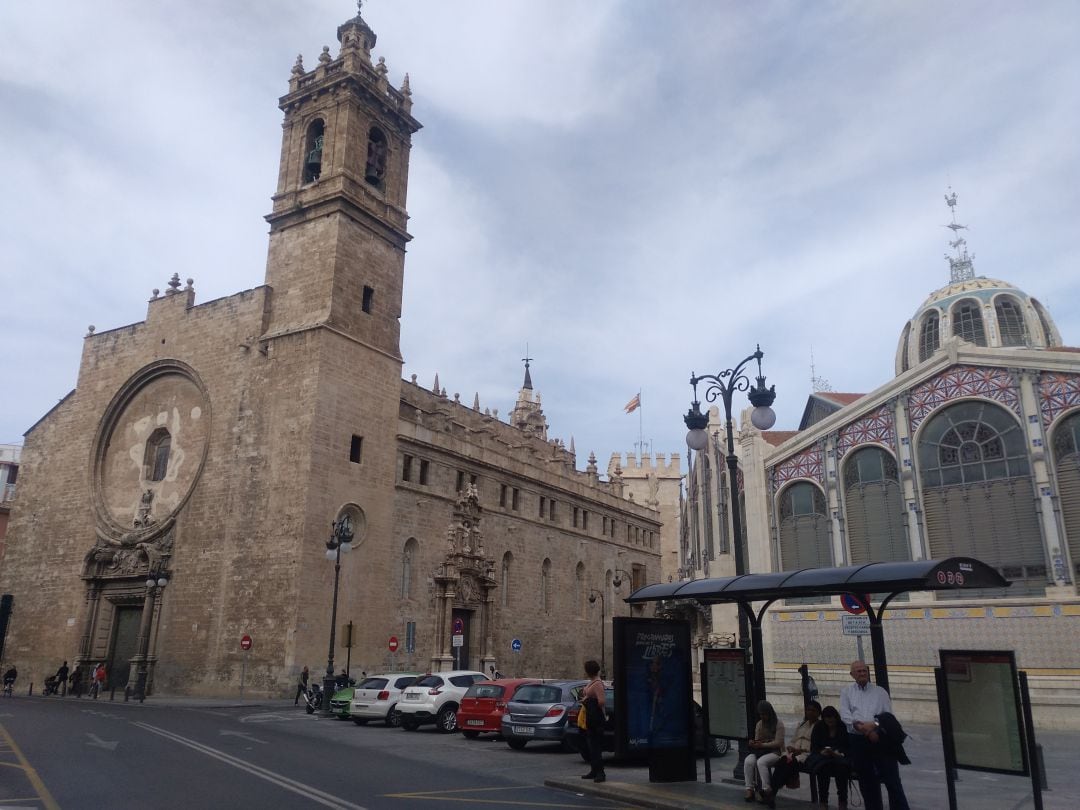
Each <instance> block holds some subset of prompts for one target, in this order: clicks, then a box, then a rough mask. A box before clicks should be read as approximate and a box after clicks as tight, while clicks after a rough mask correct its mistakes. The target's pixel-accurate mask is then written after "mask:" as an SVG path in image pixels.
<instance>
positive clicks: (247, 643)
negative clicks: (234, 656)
mask: <svg viewBox="0 0 1080 810" xmlns="http://www.w3.org/2000/svg"><path fill="white" fill-rule="evenodd" d="M240 649H241V650H250V649H251V636H249V635H248V634H247V633H244V635H242V636H240Z"/></svg>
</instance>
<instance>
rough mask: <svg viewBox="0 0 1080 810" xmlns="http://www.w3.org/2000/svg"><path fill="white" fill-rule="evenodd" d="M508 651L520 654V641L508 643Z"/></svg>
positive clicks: (518, 639) (516, 639) (515, 640)
mask: <svg viewBox="0 0 1080 810" xmlns="http://www.w3.org/2000/svg"><path fill="white" fill-rule="evenodd" d="M510 649H511V650H513V651H514V652H516V653H519V652H521V639H520V638H515V639H514V640H513V641H511V642H510Z"/></svg>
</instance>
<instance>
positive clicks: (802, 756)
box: [769, 700, 821, 797]
mask: <svg viewBox="0 0 1080 810" xmlns="http://www.w3.org/2000/svg"><path fill="white" fill-rule="evenodd" d="M820 719H821V704H820V703H818V702H817V701H816V700H811V701H810V702H809V703H807V704H806V708H805V709H803V721H802V722H801V723H799V725H798V726H797V727H796V729H795V736H794V737H793V738H792V740H791V745H789V746H787V750H786V753H785V754H784V755H783V756H782V757H781V758H780V761H779V762H777V763H776V765H775V766H774V767H773V771H772V782H771V784H770V785H769V787H771V788H772V795H773V796H774V797H775V796H776V794H777V793H778V792H779V791H780V788H782V787H783V786H784V785H785V784H787V782H788V781H789V780H793V781H794V784H793V787H798V786H799V784H798V781H799V777H798V773H799V771H800V770H802V769H803V766H804V765H805V764H806V760H807V758H808V757H809V756H810V751H811V750H812V748H811V737H812V736H813V733H814V729H815V728H817V724H818V721H819V720H820Z"/></svg>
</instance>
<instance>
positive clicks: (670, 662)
mask: <svg viewBox="0 0 1080 810" xmlns="http://www.w3.org/2000/svg"><path fill="white" fill-rule="evenodd" d="M615 626H616V632H615V638H616V646H617V649H616V653H615V660H616V681H615V694H616V703H617V704H620V703H621V704H622V707H623V711H624V712H625V714H623V715H622V716H623V717H624V718H625V720H624V725H623V728H624V729H625V732H626V745H627V750H628V751H642V750H652V749H658V748H687V747H690V732H691V724H692V722H693V721H692V718H693V705H692V701H691V693H690V688H691V686H690V684H691V680H690V630H689V627H688V625H687V624H686V623H685V622H678V621H668V620H664V619H629V618H622V617H620V618H616V619H615Z"/></svg>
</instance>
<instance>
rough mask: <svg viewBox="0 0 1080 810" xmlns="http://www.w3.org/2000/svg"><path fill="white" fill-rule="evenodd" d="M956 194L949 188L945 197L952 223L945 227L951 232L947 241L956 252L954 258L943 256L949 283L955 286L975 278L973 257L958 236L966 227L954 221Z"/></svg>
mask: <svg viewBox="0 0 1080 810" xmlns="http://www.w3.org/2000/svg"><path fill="white" fill-rule="evenodd" d="M956 200H957V196H956V192H955V191H953V190H952V186H949V193H948V194H946V195H945V204H946V205H947V206H949V211H950V213H951V214H952V222H950V223H949V224H948V225H946V226H945V227H946V228H948V229H949V230H951V231H952V232H953V237H954V238H953V239H951V240H949V247H951V248H952V249H953V250H955V251H956V256H950V255H949V254H948V253H946V254H945V258H946V260H948V262H949V282H950V283H952V284H955V283H956V282H958V281H967V280H968V279H972V278H975V265H974V260H975V257H974V256H969V255H968V252H967V240H966V239H964V237H962V236H961V235H960V233H959V232H960V231H966V230H967V229H968V227H967V225H961V224H960V223H958V222H957V221H956Z"/></svg>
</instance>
